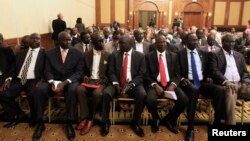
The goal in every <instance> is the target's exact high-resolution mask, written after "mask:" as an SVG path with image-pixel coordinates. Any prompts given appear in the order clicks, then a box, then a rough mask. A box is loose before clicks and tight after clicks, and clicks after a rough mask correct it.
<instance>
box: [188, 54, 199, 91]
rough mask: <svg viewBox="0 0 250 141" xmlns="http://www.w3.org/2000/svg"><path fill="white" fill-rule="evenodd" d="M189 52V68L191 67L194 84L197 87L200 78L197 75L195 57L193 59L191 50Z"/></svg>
mask: <svg viewBox="0 0 250 141" xmlns="http://www.w3.org/2000/svg"><path fill="white" fill-rule="evenodd" d="M190 53H191V68H192V74H193V81H194V85H195V86H196V88H199V87H200V85H201V84H200V79H199V76H198V72H197V68H196V63H195V59H194V52H193V51H191V52H190Z"/></svg>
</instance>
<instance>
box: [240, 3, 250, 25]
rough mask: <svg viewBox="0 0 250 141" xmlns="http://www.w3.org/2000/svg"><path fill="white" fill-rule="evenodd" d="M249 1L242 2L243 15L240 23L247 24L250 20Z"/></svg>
mask: <svg viewBox="0 0 250 141" xmlns="http://www.w3.org/2000/svg"><path fill="white" fill-rule="evenodd" d="M249 7H250V1H246V2H244V9H243V16H242V25H247V23H248V20H250V12H249Z"/></svg>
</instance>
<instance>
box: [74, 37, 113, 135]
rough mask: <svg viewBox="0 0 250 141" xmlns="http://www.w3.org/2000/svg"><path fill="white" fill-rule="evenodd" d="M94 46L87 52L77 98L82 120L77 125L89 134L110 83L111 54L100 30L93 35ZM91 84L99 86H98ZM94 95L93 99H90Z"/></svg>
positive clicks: (81, 131)
mask: <svg viewBox="0 0 250 141" xmlns="http://www.w3.org/2000/svg"><path fill="white" fill-rule="evenodd" d="M91 39H92V44H93V46H94V48H93V49H92V50H91V51H89V52H87V53H85V55H84V64H85V66H86V67H85V68H86V69H85V73H84V77H83V82H84V83H83V84H90V86H89V85H84V86H82V85H80V86H78V87H77V92H76V93H77V98H78V102H79V106H80V122H79V124H78V125H77V126H76V129H77V130H80V134H81V135H85V134H87V133H88V132H89V131H90V129H91V127H92V126H93V117H94V114H95V112H96V111H97V109H98V107H100V105H101V100H102V92H103V89H104V88H105V86H106V84H107V83H108V78H107V68H108V60H109V56H110V54H109V53H108V52H106V51H104V50H103V47H104V38H103V35H102V34H100V33H99V32H94V33H93V34H92V35H91ZM91 85H95V86H98V87H96V88H93V87H91ZM89 97H92V99H89Z"/></svg>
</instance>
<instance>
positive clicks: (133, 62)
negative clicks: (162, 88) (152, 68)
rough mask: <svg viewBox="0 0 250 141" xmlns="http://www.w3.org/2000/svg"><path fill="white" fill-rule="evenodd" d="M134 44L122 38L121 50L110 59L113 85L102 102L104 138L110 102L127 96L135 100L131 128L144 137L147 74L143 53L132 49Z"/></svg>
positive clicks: (107, 127)
mask: <svg viewBox="0 0 250 141" xmlns="http://www.w3.org/2000/svg"><path fill="white" fill-rule="evenodd" d="M133 44H134V40H133V39H132V38H130V37H129V36H127V35H124V36H121V37H120V39H119V45H120V50H119V51H117V52H115V53H113V54H112V55H111V57H110V62H109V70H108V78H109V80H110V83H111V84H110V85H109V86H108V87H107V88H106V89H104V92H103V101H102V102H103V105H102V121H103V125H102V127H101V134H102V135H103V136H105V135H107V134H108V133H109V124H110V121H109V111H110V101H111V100H112V98H113V97H117V96H124V95H125V94H127V95H129V96H131V97H134V99H135V108H134V114H133V119H132V124H131V128H132V130H133V131H134V132H135V133H136V134H137V135H138V136H140V137H143V136H144V131H143V129H142V128H141V127H140V121H141V113H142V111H143V107H144V100H145V97H146V91H145V89H144V87H143V77H144V75H145V72H146V68H145V58H144V55H143V54H142V53H140V52H137V51H135V50H133V49H132V47H133ZM126 64H127V65H126ZM121 89H122V92H121Z"/></svg>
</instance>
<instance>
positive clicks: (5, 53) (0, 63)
mask: <svg viewBox="0 0 250 141" xmlns="http://www.w3.org/2000/svg"><path fill="white" fill-rule="evenodd" d="M3 40H4V38H3V35H2V34H1V33H0V88H1V86H2V84H3V83H4V81H5V79H6V78H7V74H8V72H9V70H10V67H11V64H12V62H13V61H14V60H15V55H14V53H13V51H12V49H11V47H5V46H4V42H3ZM0 91H2V89H0Z"/></svg>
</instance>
